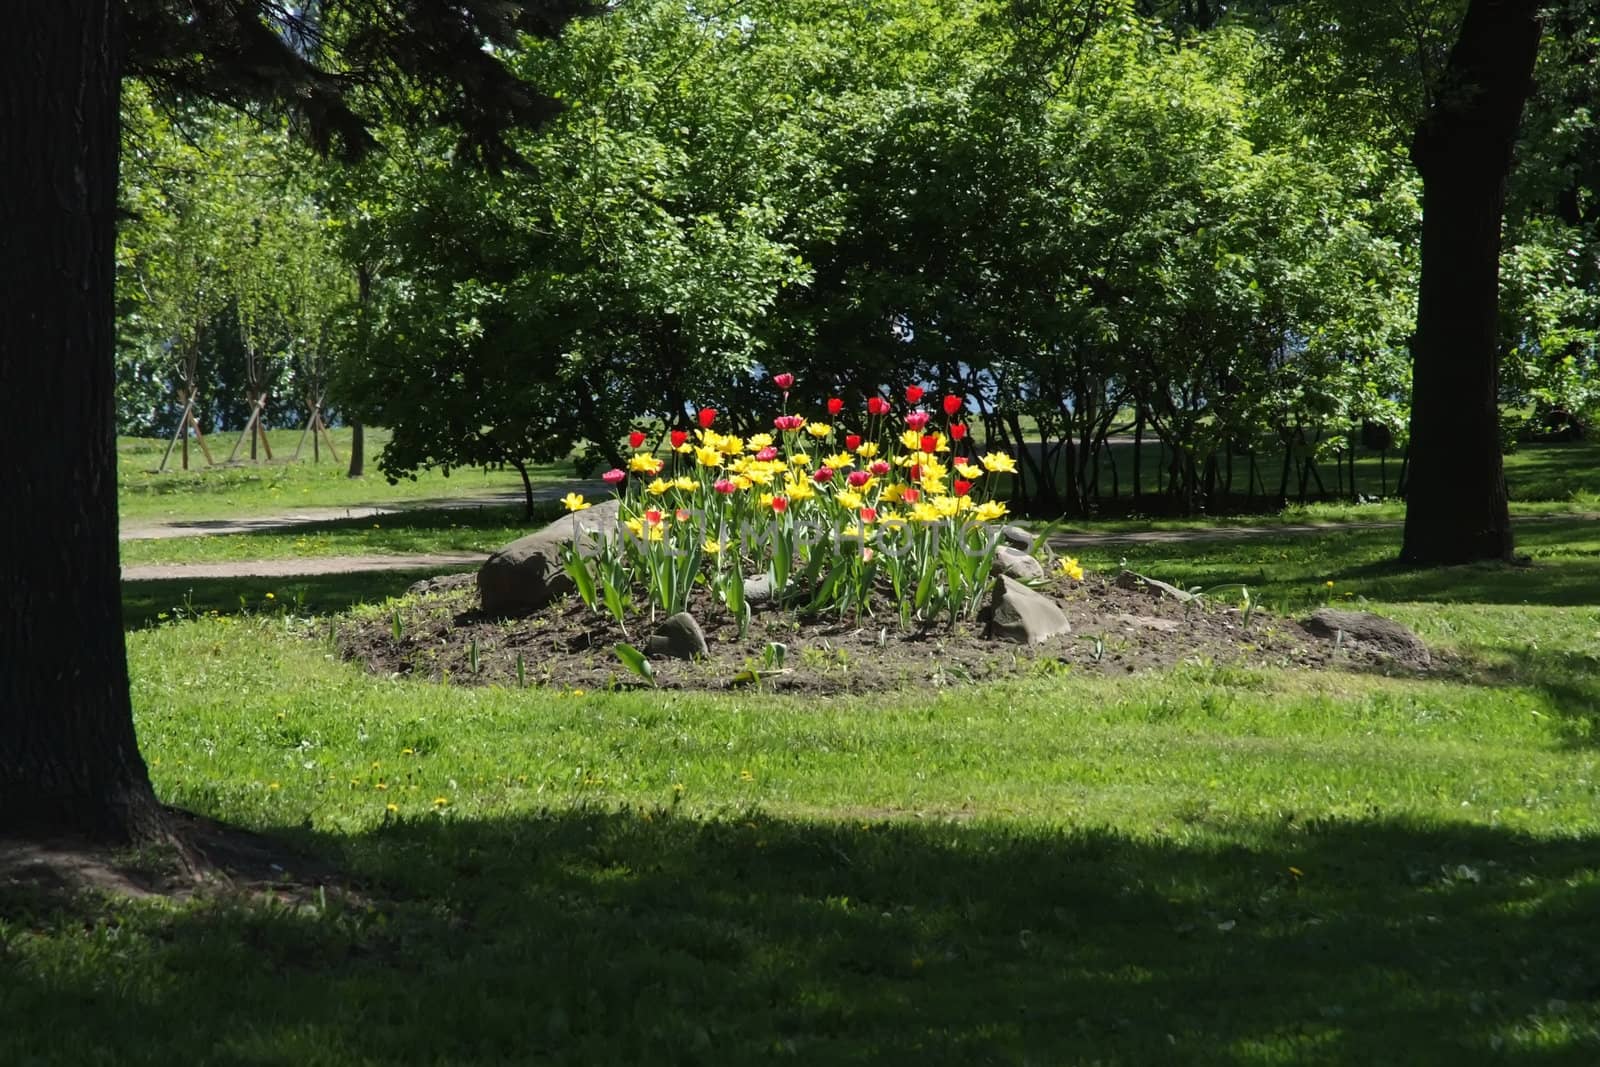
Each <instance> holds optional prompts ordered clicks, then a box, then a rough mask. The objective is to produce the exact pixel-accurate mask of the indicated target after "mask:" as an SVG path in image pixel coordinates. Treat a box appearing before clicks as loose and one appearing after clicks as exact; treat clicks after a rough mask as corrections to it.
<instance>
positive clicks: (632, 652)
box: [613, 641, 656, 685]
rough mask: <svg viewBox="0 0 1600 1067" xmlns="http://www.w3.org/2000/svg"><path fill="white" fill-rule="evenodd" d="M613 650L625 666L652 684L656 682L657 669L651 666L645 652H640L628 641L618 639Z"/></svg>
mask: <svg viewBox="0 0 1600 1067" xmlns="http://www.w3.org/2000/svg"><path fill="white" fill-rule="evenodd" d="M613 651H614V652H616V654H617V658H618V659H620V660H621V661H622V665H623V666H624V667H626V668H628V669H629V670H630V671H632V672H633V673H634V674H637V675H638V676H639V677H640V678H643V679H644V680H645V681H647V682H649V683H650V684H651V685H655V684H656V669H655V668H654V667H652V666H650V661H649V660H648V659H646V658H645V654H644V653H643V652H640V651H639V650H638V649H637V648H635V647H634V646H632V645H630V644H628V642H626V641H618V642H617V643H616V646H615V647H614V648H613Z"/></svg>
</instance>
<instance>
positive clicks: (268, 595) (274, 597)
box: [267, 593, 278, 600]
mask: <svg viewBox="0 0 1600 1067" xmlns="http://www.w3.org/2000/svg"><path fill="white" fill-rule="evenodd" d="M267 599H268V600H277V599H278V597H277V594H275V593H268V594H267Z"/></svg>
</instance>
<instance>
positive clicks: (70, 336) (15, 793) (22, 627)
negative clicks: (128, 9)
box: [0, 0, 163, 841]
mask: <svg viewBox="0 0 1600 1067" xmlns="http://www.w3.org/2000/svg"><path fill="white" fill-rule="evenodd" d="M120 10H121V5H120V4H118V3H115V2H113V0H48V2H46V0H35V2H30V3H25V4H22V5H20V9H18V10H12V11H9V12H8V17H7V20H6V29H5V32H4V33H0V168H3V169H0V235H4V236H3V238H0V239H3V240H4V242H5V254H4V255H3V256H0V399H3V402H4V404H5V411H6V418H4V419H0V453H3V454H4V456H5V462H4V463H3V464H0V496H3V498H4V500H5V502H6V503H5V507H4V509H3V512H4V518H3V519H0V531H3V537H0V833H17V834H52V833H69V834H75V835H88V836H91V837H95V838H100V839H105V840H111V841H119V840H120V841H128V840H139V839H147V838H151V837H155V836H158V835H159V834H160V833H161V832H162V829H163V818H162V813H161V808H160V806H159V804H158V803H157V802H156V798H155V794H154V793H153V792H152V791H151V788H150V779H149V776H148V774H147V773H146V771H145V765H144V761H143V759H141V758H140V756H139V749H138V745H137V743H136V741H135V739H134V732H133V715H132V709H131V706H130V704H129V700H128V666H127V659H126V654H125V652H124V649H123V642H122V618H121V588H120V581H121V579H120V573H119V570H118V561H117V499H116V449H115V439H114V437H113V433H114V425H113V414H112V411H113V408H112V388H113V371H112V343H113V341H112V337H113V333H112V322H113V320H112V263H113V241H114V236H115V235H114V222H115V215H116V198H117V149H118V130H117V121H118V118H117V108H118V101H119V97H120V85H119V81H120V78H121V55H120V38H119V26H118V24H117V16H118V13H119V12H120Z"/></svg>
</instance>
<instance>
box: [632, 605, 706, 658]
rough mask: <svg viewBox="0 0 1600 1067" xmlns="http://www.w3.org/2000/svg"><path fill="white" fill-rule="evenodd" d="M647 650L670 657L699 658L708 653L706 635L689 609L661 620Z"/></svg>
mask: <svg viewBox="0 0 1600 1067" xmlns="http://www.w3.org/2000/svg"><path fill="white" fill-rule="evenodd" d="M645 651H646V652H647V653H648V654H649V655H652V656H665V657H667V658H669V659H698V658H700V657H701V656H704V655H705V654H706V635H705V631H704V630H702V629H700V624H699V623H697V622H695V621H694V616H693V615H690V614H689V613H688V612H687V611H680V612H678V613H677V614H676V615H669V616H667V617H666V618H665V619H662V620H661V625H660V626H658V627H656V632H655V633H654V634H653V635H651V637H650V642H649V647H648V648H646V649H645Z"/></svg>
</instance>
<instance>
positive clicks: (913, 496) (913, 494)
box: [900, 489, 922, 504]
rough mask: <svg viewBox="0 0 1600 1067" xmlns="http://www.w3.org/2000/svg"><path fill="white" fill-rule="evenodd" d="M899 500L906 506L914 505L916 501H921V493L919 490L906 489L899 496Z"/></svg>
mask: <svg viewBox="0 0 1600 1067" xmlns="http://www.w3.org/2000/svg"><path fill="white" fill-rule="evenodd" d="M900 499H901V500H904V501H905V502H906V503H907V504H915V503H916V502H917V501H919V500H921V499H922V491H921V490H919V489H907V490H906V491H905V492H903V493H901V494H900Z"/></svg>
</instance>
